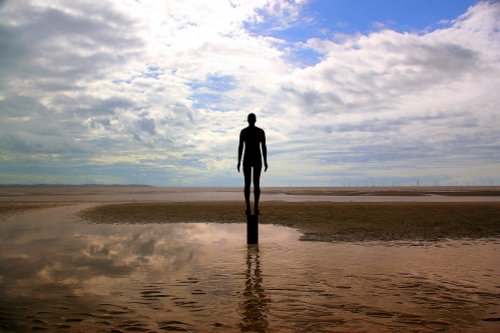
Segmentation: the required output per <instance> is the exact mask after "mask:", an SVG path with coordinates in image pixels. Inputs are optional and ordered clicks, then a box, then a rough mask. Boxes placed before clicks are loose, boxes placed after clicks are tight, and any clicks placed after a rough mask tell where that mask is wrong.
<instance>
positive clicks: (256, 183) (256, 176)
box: [253, 164, 262, 215]
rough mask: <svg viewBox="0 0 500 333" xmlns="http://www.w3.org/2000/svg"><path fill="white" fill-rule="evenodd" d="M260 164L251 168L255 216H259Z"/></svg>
mask: <svg viewBox="0 0 500 333" xmlns="http://www.w3.org/2000/svg"><path fill="white" fill-rule="evenodd" d="M261 170H262V165H261V164H256V165H254V167H253V194H254V196H255V215H259V199H260V172H261Z"/></svg>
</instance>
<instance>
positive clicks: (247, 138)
mask: <svg viewBox="0 0 500 333" xmlns="http://www.w3.org/2000/svg"><path fill="white" fill-rule="evenodd" d="M241 137H242V139H243V142H244V143H245V152H244V157H243V162H244V163H261V161H262V160H261V152H260V145H261V143H262V142H263V141H264V131H263V130H262V129H260V128H258V127H255V126H248V127H246V128H244V129H243V130H242V131H241Z"/></svg>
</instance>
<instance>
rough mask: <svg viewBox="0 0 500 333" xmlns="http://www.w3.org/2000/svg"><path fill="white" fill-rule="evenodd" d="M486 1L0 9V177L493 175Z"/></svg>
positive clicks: (494, 113) (295, 179)
mask: <svg viewBox="0 0 500 333" xmlns="http://www.w3.org/2000/svg"><path fill="white" fill-rule="evenodd" d="M499 87H500V2H497V1H462V0H407V1H400V0H343V1H341V0H309V1H308V0H213V1H201V0H197V1H194V0H169V1H168V0H167V1H151V0H148V1H145V0H144V1H143V0H114V1H110V0H109V1H108V0H103V1H64V0H51V1H42V0H19V1H17V0H16V1H14V0H6V1H5V0H4V1H0V184H41V183H43V184H147V185H155V186H241V185H242V182H243V175H242V174H241V173H238V172H237V170H236V165H237V147H238V138H239V132H240V130H241V129H242V128H244V127H245V126H247V122H246V119H247V115H248V114H249V113H251V112H253V113H255V114H256V115H257V124H256V125H257V126H258V127H261V128H262V129H264V130H265V132H266V139H267V147H268V163H269V169H268V171H267V172H266V173H265V174H263V176H262V180H261V183H262V185H263V186H362V185H365V186H366V185H368V186H372V185H375V186H381V185H416V184H417V183H418V184H420V185H438V184H439V185H474V184H475V185H499V184H500V130H499V129H500V115H499V111H500V93H498V91H499Z"/></svg>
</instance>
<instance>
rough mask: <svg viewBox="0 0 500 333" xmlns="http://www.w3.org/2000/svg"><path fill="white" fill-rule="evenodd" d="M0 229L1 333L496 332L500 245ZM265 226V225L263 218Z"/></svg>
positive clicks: (197, 231) (163, 228) (70, 217)
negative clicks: (256, 240) (251, 242)
mask: <svg viewBox="0 0 500 333" xmlns="http://www.w3.org/2000/svg"><path fill="white" fill-rule="evenodd" d="M81 208H82V206H70V207H59V208H52V209H46V210H40V211H36V212H29V213H24V214H22V215H18V216H14V217H11V218H10V219H8V220H4V221H0V240H1V243H0V244H1V245H0V331H5V332H11V331H12V332H25V331H32V330H47V331H56V332H57V331H61V332H63V331H64V332H68V331H71V332H168V331H172V332H179V331H196V332H211V331H214V332H216V331H250V332H266V331H280V332H281V331H285V332H287V331H288V332H322V331H325V332H337V331H338V332H357V331H359V332H366V331H368V332H384V331H386V332H412V331H416V332H435V331H449V332H461V331H465V332H498V331H500V322H499V320H500V319H499V318H500V279H499V278H500V259H499V258H500V242H499V241H498V239H489V240H480V241H446V242H438V243H408V242H406V243H387V242H385V243H382V242H379V243H358V244H352V243H337V244H334V243H320V242H301V241H299V240H298V238H299V237H300V233H299V232H297V231H296V230H293V229H289V228H284V227H278V226H273V225H261V226H260V242H261V243H260V245H258V246H250V247H249V246H247V245H246V244H245V241H246V238H245V237H246V235H245V232H246V228H245V225H244V224H208V223H207V224H203V223H198V224H194V223H184V224H163V225H162V224H145V225H104V224H90V223H87V222H84V221H81V220H80V219H79V218H78V217H77V216H76V215H75V213H76V212H78V211H79V210H80V209H81ZM264 218H265V216H263V217H262V219H264Z"/></svg>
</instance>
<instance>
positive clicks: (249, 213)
mask: <svg viewBox="0 0 500 333" xmlns="http://www.w3.org/2000/svg"><path fill="white" fill-rule="evenodd" d="M251 214H252V212H251V211H250V208H247V210H245V215H247V216H248V215H251Z"/></svg>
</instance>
